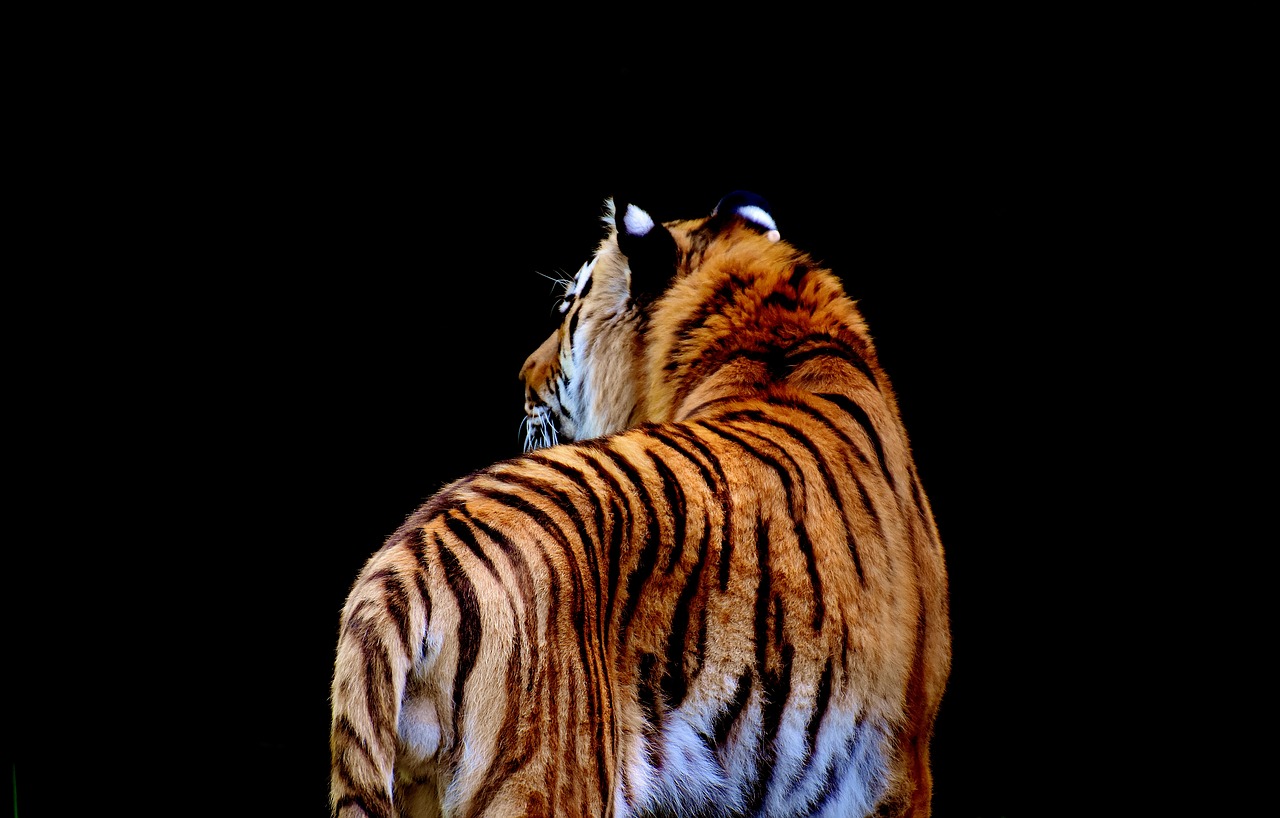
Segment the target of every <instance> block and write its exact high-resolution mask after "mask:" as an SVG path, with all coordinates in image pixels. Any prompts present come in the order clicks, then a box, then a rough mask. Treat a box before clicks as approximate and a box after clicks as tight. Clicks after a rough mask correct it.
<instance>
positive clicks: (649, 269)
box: [613, 198, 676, 304]
mask: <svg viewBox="0 0 1280 818" xmlns="http://www.w3.org/2000/svg"><path fill="white" fill-rule="evenodd" d="M613 222H614V226H615V227H617V229H618V249H619V250H621V251H622V253H623V255H625V256H626V257H627V262H628V266H629V267H630V268H631V298H632V300H633V301H636V302H639V303H641V304H647V303H648V302H651V301H653V299H655V298H657V297H658V296H659V295H661V294H662V291H663V290H665V289H666V288H667V285H668V284H669V283H671V279H672V278H673V277H674V276H675V273H676V240H675V238H673V237H672V235H671V233H670V232H669V231H668V230H667V228H665V227H663V226H662V225H661V224H659V223H657V222H655V221H654V220H653V217H652V216H650V215H649V214H648V213H647V212H645V211H644V210H642V209H640V208H639V207H637V206H635V205H633V204H631V203H630V202H628V201H626V200H624V199H618V198H615V199H614V219H613Z"/></svg>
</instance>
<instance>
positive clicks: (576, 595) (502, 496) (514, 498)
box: [477, 474, 602, 723]
mask: <svg viewBox="0 0 1280 818" xmlns="http://www.w3.org/2000/svg"><path fill="white" fill-rule="evenodd" d="M501 477H502V479H505V480H510V481H512V482H515V483H517V484H519V486H520V487H521V488H525V489H527V490H529V491H533V492H542V491H544V490H545V491H550V492H552V493H557V494H558V493H559V492H556V491H555V490H553V489H550V488H549V487H547V486H546V485H544V484H541V483H539V482H538V481H536V480H532V479H529V478H527V477H523V476H521V475H512V474H503V475H501ZM477 491H479V492H480V493H482V494H483V495H484V496H486V497H489V498H490V499H492V500H495V501H497V502H500V503H503V504H505V505H507V506H509V507H511V508H515V509H519V510H520V511H521V512H523V513H524V514H526V515H528V516H529V517H530V518H531V519H532V520H533V522H534V523H536V524H537V525H538V526H539V527H540V528H541V529H542V530H543V531H546V532H547V533H548V534H549V535H550V536H551V538H552V539H553V540H555V542H556V544H557V545H558V546H559V547H560V550H561V552H562V553H563V554H564V556H565V561H566V563H567V564H568V566H569V581H570V583H571V585H572V588H573V591H572V594H571V595H570V598H569V615H570V618H571V620H572V621H573V623H574V626H575V627H576V628H577V630H578V633H580V634H583V635H584V636H585V635H586V633H587V628H586V617H585V616H584V615H583V612H582V604H583V581H582V573H581V572H582V568H581V566H580V565H579V564H578V559H577V557H576V555H575V553H574V549H573V546H572V543H570V541H569V538H568V537H567V536H566V535H565V533H564V531H563V530H561V528H560V526H559V525H557V524H556V522H555V520H553V519H552V518H551V515H550V514H548V513H547V512H545V511H543V510H542V509H540V508H538V507H537V506H535V505H533V504H532V503H531V502H529V499H528V498H527V497H521V496H519V495H517V494H511V493H509V492H504V491H500V490H497V489H477ZM544 496H545V495H544ZM562 499H563V498H562ZM565 502H566V503H567V500H566V501H565ZM562 510H563V511H565V513H566V514H568V515H569V516H570V517H571V518H572V521H573V523H574V525H575V526H577V528H578V533H579V535H580V536H585V532H584V531H583V530H582V521H581V520H579V519H578V515H577V512H576V510H575V509H574V506H573V504H572V503H568V504H567V507H566V508H563V509H562ZM550 567H551V563H550V562H548V568H550ZM548 574H549V575H550V577H551V582H552V586H551V587H552V595H553V599H552V605H551V610H550V611H549V613H548V617H549V621H550V622H552V623H554V622H556V621H557V619H558V612H559V604H558V599H559V593H560V590H559V589H560V585H559V582H558V581H557V579H556V577H557V572H556V571H554V570H549V571H548ZM551 630H552V631H553V632H554V630H555V629H554V627H552V628H551ZM600 637H601V635H600V634H597V635H596V640H595V647H596V650H591V649H590V648H591V647H592V645H591V644H590V643H591V641H592V640H591V639H589V638H583V639H577V640H575V642H576V643H577V646H578V657H579V660H580V662H581V667H582V671H583V673H585V674H587V675H588V676H589V677H590V682H591V684H588V685H587V686H586V687H587V709H588V710H589V711H590V712H591V713H592V714H593V717H595V716H596V715H597V714H598V713H599V699H598V698H597V695H598V688H599V686H600V684H601V681H600V673H601V672H602V671H601V668H600V667H599V666H598V665H597V664H596V662H595V661H594V659H595V656H596V655H597V654H598V652H599V642H600ZM553 698H554V697H553ZM553 723H554V722H553Z"/></svg>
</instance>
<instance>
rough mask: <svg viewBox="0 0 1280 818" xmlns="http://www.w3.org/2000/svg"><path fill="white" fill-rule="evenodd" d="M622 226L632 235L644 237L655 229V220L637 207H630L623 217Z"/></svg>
mask: <svg viewBox="0 0 1280 818" xmlns="http://www.w3.org/2000/svg"><path fill="white" fill-rule="evenodd" d="M622 224H623V226H624V227H626V229H627V232H628V233H630V234H631V235H633V236H644V235H648V233H649V231H650V230H652V229H653V218H652V217H651V216H650V215H649V214H648V213H645V212H644V211H643V210H641V209H640V208H638V207H636V206H635V205H630V206H628V207H627V212H626V213H625V214H623V216H622Z"/></svg>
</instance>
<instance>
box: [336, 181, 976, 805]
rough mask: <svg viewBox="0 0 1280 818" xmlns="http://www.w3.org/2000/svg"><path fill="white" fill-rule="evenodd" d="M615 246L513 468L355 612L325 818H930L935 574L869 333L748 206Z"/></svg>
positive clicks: (414, 549) (930, 520) (852, 309)
mask: <svg viewBox="0 0 1280 818" xmlns="http://www.w3.org/2000/svg"><path fill="white" fill-rule="evenodd" d="M601 221H602V222H603V225H604V231H603V232H604V238H603V239H601V240H600V242H599V244H598V245H597V246H596V248H595V251H594V254H593V255H592V256H591V257H590V259H589V260H588V261H587V262H586V263H585V264H583V265H582V267H581V268H580V269H579V270H578V271H577V274H576V275H575V276H573V277H572V278H568V277H565V279H564V281H563V282H562V283H563V285H564V288H563V293H562V294H560V296H559V298H558V309H559V313H560V318H559V319H558V324H557V326H556V328H555V330H554V331H553V332H552V334H551V335H550V336H549V337H548V338H547V339H546V341H545V342H543V343H542V344H541V345H540V346H539V347H538V348H537V349H536V350H535V351H534V352H533V353H532V354H531V355H530V356H529V357H528V359H527V360H526V361H525V362H524V364H523V366H522V367H521V369H520V373H519V377H520V380H521V381H522V383H523V390H524V410H525V416H524V419H523V421H522V423H523V432H524V438H523V442H522V443H521V444H520V445H521V451H519V452H516V453H514V454H513V456H512V457H510V458H509V459H506V460H502V461H501V462H498V463H495V464H493V465H490V466H488V467H484V468H481V469H479V470H477V471H475V472H473V473H471V474H469V475H467V476H465V477H463V478H461V479H458V480H455V481H454V482H452V483H449V484H447V485H444V486H443V487H441V488H440V490H439V491H437V492H436V493H435V494H434V495H432V496H431V497H429V498H428V499H426V500H425V501H424V502H423V503H422V504H421V505H420V506H419V507H418V508H417V509H415V510H414V511H412V512H411V513H410V514H409V515H408V516H407V517H406V518H405V520H404V522H403V524H401V525H400V526H399V527H398V528H397V529H396V530H395V531H394V532H393V533H392V534H391V535H390V536H389V537H388V538H387V539H386V540H385V542H384V543H383V544H382V546H381V548H380V549H379V550H377V551H376V552H375V553H374V554H373V555H372V556H371V557H370V558H369V559H368V561H367V563H366V564H365V565H364V567H363V569H362V570H361V571H360V573H359V575H358V577H357V578H356V580H355V582H354V584H353V585H352V586H351V590H350V593H349V595H348V597H347V599H346V601H345V604H344V606H343V609H342V612H341V617H340V624H339V630H338V643H337V651H336V660H335V664H334V674H333V680H332V688H331V709H332V719H331V732H330V749H331V758H332V764H331V775H330V782H331V783H330V806H331V812H332V815H333V816H335V818H357V816H360V817H364V816H368V817H370V818H371V817H372V816H382V817H383V818H390V817H391V816H449V817H450V818H453V817H454V816H468V817H473V816H490V817H493V818H499V817H501V818H508V817H509V816H526V817H528V818H532V817H533V816H609V817H610V818H633V817H638V816H648V817H649V818H666V817H668V816H692V817H694V818H729V816H744V817H745V816H827V818H835V816H842V817H845V816H871V815H875V816H913V817H914V818H921V817H922V816H928V815H929V814H930V812H931V808H932V791H933V778H932V767H931V761H930V744H931V741H932V739H933V733H934V726H935V721H936V718H937V714H938V711H939V706H940V703H941V700H942V696H943V692H944V689H945V687H946V685H947V682H948V677H949V673H950V666H951V631H950V623H949V612H948V606H949V602H948V599H949V588H948V580H947V571H946V565H945V559H944V552H943V547H942V543H941V538H940V535H939V530H938V526H937V523H936V521H935V519H934V514H933V511H932V508H931V506H930V503H929V500H928V498H927V495H926V493H925V491H924V489H923V487H922V483H921V479H920V475H919V474H918V470H917V467H916V464H915V461H914V458H913V454H912V450H911V447H910V443H909V440H908V437H907V433H906V431H905V429H904V427H903V423H902V419H901V414H900V411H899V406H898V401H897V397H896V396H895V393H894V391H893V388H892V387H891V385H890V382H889V379H888V377H887V376H886V374H885V371H884V370H883V369H882V367H881V365H880V363H879V361H878V358H877V354H876V349H875V346H874V345H873V343H872V339H871V336H870V334H869V330H868V328H867V325H866V322H865V321H864V319H863V317H862V314H861V313H860V311H859V309H858V307H857V303H856V302H855V301H854V300H853V299H852V298H850V297H849V296H848V295H847V294H846V292H845V289H844V287H843V285H842V282H841V279H840V278H838V277H837V275H836V274H835V272H834V271H832V270H831V269H829V268H827V267H825V266H823V265H822V264H819V263H818V262H817V261H816V260H815V258H814V257H813V256H812V255H810V254H809V253H807V252H805V251H802V250H800V249H798V248H796V247H794V246H792V245H791V244H790V243H789V242H787V241H785V240H783V239H782V236H781V233H780V231H779V229H778V225H777V222H776V221H775V219H774V216H773V212H772V208H771V206H770V205H769V203H768V202H767V201H766V200H765V199H764V198H763V197H762V196H759V195H757V194H755V193H752V192H748V191H734V192H732V193H730V194H728V195H726V196H724V197H723V198H721V199H720V201H719V202H718V203H717V204H716V206H715V207H714V208H713V209H712V210H711V212H710V215H707V216H702V217H698V218H693V219H679V220H672V221H665V222H657V221H655V220H654V218H653V217H652V216H651V215H650V214H649V212H648V211H647V210H644V209H642V208H641V207H639V206H638V205H636V204H634V203H632V202H629V201H627V200H626V199H625V198H623V197H620V196H618V197H610V198H608V199H606V200H605V202H604V207H603V215H602V217H601Z"/></svg>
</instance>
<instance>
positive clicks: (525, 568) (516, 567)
mask: <svg viewBox="0 0 1280 818" xmlns="http://www.w3.org/2000/svg"><path fill="white" fill-rule="evenodd" d="M458 511H459V513H461V514H462V515H463V518H464V519H465V520H466V521H467V523H468V524H469V525H470V526H472V527H473V528H474V529H475V530H477V531H479V532H480V533H481V534H483V535H484V536H486V537H488V538H489V540H490V542H492V543H494V544H495V545H497V546H498V548H500V549H501V550H502V552H503V553H504V554H506V555H507V559H509V560H510V561H511V568H512V570H513V571H514V572H515V575H516V583H517V584H518V590H519V594H520V598H521V599H523V600H525V601H526V602H527V603H530V604H526V605H524V606H523V607H524V640H525V644H526V645H528V647H529V664H530V667H529V668H528V670H527V678H525V681H524V689H525V692H526V693H527V692H529V691H531V690H533V674H534V669H535V668H537V667H538V645H539V644H540V642H541V640H540V639H539V638H538V615H537V612H536V611H535V610H534V606H533V605H532V604H531V603H532V601H533V600H534V597H535V591H534V588H533V574H532V573H531V572H530V571H529V561H528V560H527V559H525V556H524V552H522V551H521V550H520V549H518V548H516V547H515V546H513V545H512V544H511V542H510V541H509V540H508V539H507V537H506V535H504V534H503V533H502V532H500V531H498V530H497V529H496V528H494V527H493V526H491V525H489V524H488V523H486V522H485V521H483V520H481V519H479V518H478V517H476V516H475V515H474V514H472V513H471V511H470V509H468V508H467V507H466V506H463V507H461V508H460V509H458Z"/></svg>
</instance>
